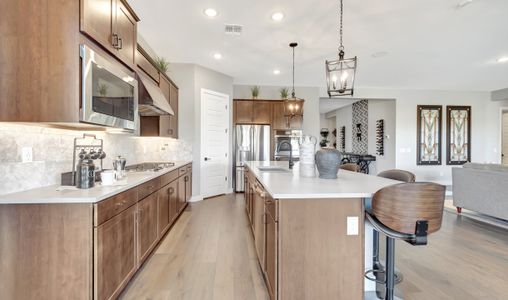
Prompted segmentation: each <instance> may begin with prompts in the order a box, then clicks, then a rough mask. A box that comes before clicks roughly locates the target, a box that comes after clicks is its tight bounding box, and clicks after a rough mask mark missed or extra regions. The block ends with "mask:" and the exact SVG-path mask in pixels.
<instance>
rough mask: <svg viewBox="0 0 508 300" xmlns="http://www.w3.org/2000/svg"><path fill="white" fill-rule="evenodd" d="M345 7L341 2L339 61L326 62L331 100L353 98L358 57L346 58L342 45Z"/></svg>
mask: <svg viewBox="0 0 508 300" xmlns="http://www.w3.org/2000/svg"><path fill="white" fill-rule="evenodd" d="M343 11H344V6H343V4H342V0H340V14H339V16H340V29H339V39H340V46H339V59H337V60H331V61H328V60H327V61H326V83H327V86H328V96H329V97H330V98H332V97H337V96H353V92H354V84H355V73H356V62H357V60H356V56H355V57H354V58H344V55H345V53H344V45H343V44H342V19H343Z"/></svg>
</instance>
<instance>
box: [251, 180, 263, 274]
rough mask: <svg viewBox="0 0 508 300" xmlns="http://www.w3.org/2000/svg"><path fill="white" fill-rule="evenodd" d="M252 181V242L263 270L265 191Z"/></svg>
mask: <svg viewBox="0 0 508 300" xmlns="http://www.w3.org/2000/svg"><path fill="white" fill-rule="evenodd" d="M258 185H259V184H258V183H254V197H253V198H252V199H253V201H254V204H253V210H254V212H253V220H252V222H253V229H254V244H255V246H256V252H257V255H258V258H259V263H260V265H261V269H262V270H263V271H265V267H266V265H265V222H266V220H265V192H264V191H263V190H262V189H261V188H260V187H259V186H258Z"/></svg>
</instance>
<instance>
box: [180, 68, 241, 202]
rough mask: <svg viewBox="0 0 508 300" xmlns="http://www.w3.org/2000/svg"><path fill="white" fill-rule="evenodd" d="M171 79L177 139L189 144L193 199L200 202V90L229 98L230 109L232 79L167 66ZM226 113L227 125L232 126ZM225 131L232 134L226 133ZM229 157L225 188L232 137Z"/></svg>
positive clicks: (196, 69)
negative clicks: (174, 86) (175, 94)
mask: <svg viewBox="0 0 508 300" xmlns="http://www.w3.org/2000/svg"><path fill="white" fill-rule="evenodd" d="M170 75H171V78H172V79H173V80H174V81H175V83H176V84H177V85H178V87H179V92H180V97H179V119H178V128H179V138H181V139H183V140H185V141H189V142H190V143H192V145H193V157H194V171H193V175H192V180H193V186H192V194H193V200H194V201H195V200H200V199H202V196H201V195H202V193H201V168H200V165H199V163H200V162H201V89H208V90H212V91H215V92H219V93H223V94H226V95H229V97H230V107H232V105H231V103H232V102H231V101H232V98H233V78H232V77H230V76H227V75H225V74H222V73H219V72H216V71H213V70H210V69H207V68H204V67H202V66H199V65H195V64H171V67H170ZM232 114H233V113H232V110H230V116H229V119H230V124H232ZM229 132H232V130H230V131H229ZM229 140H230V142H229V145H230V155H229V166H228V170H229V171H228V172H229V174H228V188H229V189H231V184H232V180H231V179H232V157H233V155H232V134H230V136H229Z"/></svg>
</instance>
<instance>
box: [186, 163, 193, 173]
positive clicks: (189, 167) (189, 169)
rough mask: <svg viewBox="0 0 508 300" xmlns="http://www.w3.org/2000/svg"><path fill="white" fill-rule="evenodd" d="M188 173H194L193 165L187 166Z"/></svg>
mask: <svg viewBox="0 0 508 300" xmlns="http://www.w3.org/2000/svg"><path fill="white" fill-rule="evenodd" d="M187 172H192V164H191V165H187Z"/></svg>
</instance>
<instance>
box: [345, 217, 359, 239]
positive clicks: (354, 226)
mask: <svg viewBox="0 0 508 300" xmlns="http://www.w3.org/2000/svg"><path fill="white" fill-rule="evenodd" d="M347 235H358V217H347Z"/></svg>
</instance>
